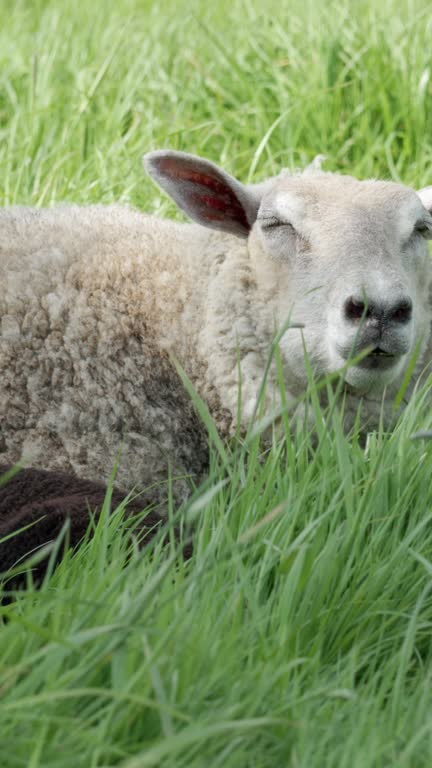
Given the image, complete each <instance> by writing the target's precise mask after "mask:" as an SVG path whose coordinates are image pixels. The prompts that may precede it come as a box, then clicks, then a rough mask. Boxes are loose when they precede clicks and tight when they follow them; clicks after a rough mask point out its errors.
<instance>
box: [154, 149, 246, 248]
mask: <svg viewBox="0 0 432 768" xmlns="http://www.w3.org/2000/svg"><path fill="white" fill-rule="evenodd" d="M144 165H145V167H146V169H147V171H148V173H149V174H150V176H152V177H153V178H154V179H155V181H157V183H158V184H159V185H160V186H161V187H162V189H164V190H165V192H167V193H168V194H169V195H170V197H172V198H173V200H175V202H176V203H177V205H178V206H179V207H180V208H181V209H182V210H183V211H185V213H187V215H188V216H190V218H191V219H193V220H194V221H197V222H198V224H202V225H203V226H205V227H211V228H212V229H220V230H223V231H224V232H230V233H231V234H234V235H237V236H238V237H247V236H248V234H249V232H250V230H251V227H252V225H253V223H254V221H255V219H256V217H257V213H258V208H259V202H260V201H259V197H258V195H256V194H254V191H253V189H251V188H249V187H245V186H243V184H241V183H240V182H239V181H237V180H236V179H234V178H233V177H232V176H230V175H229V174H228V173H225V171H223V170H222V169H221V168H218V166H217V165H215V164H214V163H212V162H210V160H204V159H203V158H201V157H195V156H194V155H188V154H185V153H184V152H174V151H172V150H160V151H158V152H149V154H147V155H145V157H144Z"/></svg>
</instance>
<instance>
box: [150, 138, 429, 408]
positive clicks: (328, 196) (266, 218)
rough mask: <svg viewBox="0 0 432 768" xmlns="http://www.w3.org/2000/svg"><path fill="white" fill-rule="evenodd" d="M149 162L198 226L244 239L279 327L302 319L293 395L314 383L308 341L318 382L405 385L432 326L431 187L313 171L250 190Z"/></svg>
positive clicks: (290, 373) (196, 169) (156, 156)
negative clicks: (327, 377)
mask: <svg viewBox="0 0 432 768" xmlns="http://www.w3.org/2000/svg"><path fill="white" fill-rule="evenodd" d="M145 163H146V167H147V170H148V171H149V173H150V174H151V175H152V176H153V177H154V178H155V180H156V181H157V182H158V183H159V184H160V186H161V187H162V188H163V189H165V191H166V192H168V194H169V195H170V196H171V197H172V198H173V199H174V200H175V201H176V203H177V204H178V205H179V206H180V208H182V209H183V210H184V211H185V212H186V213H187V214H188V215H189V216H190V217H191V218H192V219H193V220H195V221H196V222H198V223H199V224H201V225H203V226H207V227H211V228H213V229H219V230H221V231H224V232H228V233H230V234H233V235H236V236H238V237H243V238H247V240H248V250H249V254H250V259H251V265H252V268H253V269H254V271H255V275H256V279H257V284H258V293H259V294H260V296H261V299H262V300H264V301H265V302H266V305H267V307H268V306H271V308H272V310H273V316H274V317H275V318H276V320H277V322H278V323H283V322H285V321H286V319H287V318H288V317H289V318H290V319H291V320H292V322H293V323H299V324H300V323H301V324H302V325H303V326H304V328H303V330H302V331H299V330H294V329H291V330H289V331H288V332H287V333H286V334H285V336H284V337H283V339H282V341H281V349H282V354H283V357H284V360H285V367H286V376H287V381H288V383H289V385H290V387H291V390H292V391H294V392H295V391H301V389H302V388H304V386H305V385H306V368H305V364H304V345H305V344H306V348H307V351H308V356H309V359H310V362H311V364H312V367H313V369H314V370H315V372H316V373H317V374H318V375H324V374H327V373H332V372H334V371H336V370H338V369H340V368H342V367H344V366H346V363H347V360H348V359H350V358H352V357H355V356H359V354H361V353H363V354H364V355H365V356H364V357H363V358H362V359H361V360H359V361H358V363H357V364H355V365H353V366H351V367H349V368H348V369H347V371H346V373H345V374H344V375H345V380H346V382H347V384H349V385H350V386H351V387H352V388H353V389H354V390H355V391H357V392H358V393H359V394H373V393H375V394H379V393H380V392H381V391H383V389H384V388H385V387H387V386H388V385H390V384H392V383H393V382H396V383H397V382H399V381H400V380H401V377H403V375H404V373H405V371H406V370H407V368H408V366H409V364H410V361H411V359H412V356H413V354H414V353H415V352H417V354H420V355H421V354H422V353H423V352H424V349H425V347H426V345H427V343H428V340H429V335H430V325H431V304H430V302H431V286H432V269H431V264H430V258H429V252H428V247H427V243H426V240H427V239H430V238H431V237H432V216H431V212H432V187H427V188H425V189H423V190H421V191H419V192H415V191H414V190H412V189H410V188H409V187H406V186H404V185H402V184H395V183H393V182H384V181H359V180H357V179H355V178H353V177H350V176H342V175H339V174H335V173H324V172H322V171H321V170H319V169H317V168H315V167H311V168H310V169H307V170H306V171H305V172H303V173H302V174H294V175H289V174H288V173H287V172H282V173H281V174H280V175H279V176H277V177H275V178H272V179H269V180H268V181H266V182H264V183H262V184H257V185H248V186H246V185H243V184H241V183H240V182H239V181H237V180H236V179H234V178H232V177H231V176H229V175H228V174H227V173H225V171H223V170H222V169H220V168H218V166H216V165H214V164H213V163H211V162H209V161H207V160H204V159H201V158H197V157H194V156H191V155H187V154H183V153H180V152H172V151H160V152H153V153H150V154H149V155H147V156H146V159H145Z"/></svg>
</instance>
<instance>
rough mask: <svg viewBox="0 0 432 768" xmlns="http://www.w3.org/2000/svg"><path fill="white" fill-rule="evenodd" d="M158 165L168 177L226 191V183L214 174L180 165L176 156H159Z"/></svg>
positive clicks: (215, 190)
mask: <svg viewBox="0 0 432 768" xmlns="http://www.w3.org/2000/svg"><path fill="white" fill-rule="evenodd" d="M158 165H159V169H160V171H161V172H162V173H166V175H167V176H168V177H171V178H175V179H180V180H181V181H190V182H191V183H192V184H197V185H198V186H202V187H207V188H208V189H212V190H213V191H214V192H221V193H223V192H226V191H227V185H226V184H225V183H224V182H223V181H220V180H219V179H217V178H216V177H215V176H210V174H208V173H202V172H200V171H197V170H195V169H193V168H188V167H187V165H180V164H179V161H178V160H177V158H171V157H164V158H161V159H160V160H159V161H158Z"/></svg>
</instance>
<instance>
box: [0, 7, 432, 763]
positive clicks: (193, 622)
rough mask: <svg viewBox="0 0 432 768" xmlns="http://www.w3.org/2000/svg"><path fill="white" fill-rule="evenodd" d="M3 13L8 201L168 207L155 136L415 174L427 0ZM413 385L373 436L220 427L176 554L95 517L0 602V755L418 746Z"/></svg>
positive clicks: (217, 152) (326, 421)
mask: <svg viewBox="0 0 432 768" xmlns="http://www.w3.org/2000/svg"><path fill="white" fill-rule="evenodd" d="M0 11H1V18H2V25H1V29H0V171H1V172H0V195H1V202H2V204H11V203H17V202H18V203H26V204H32V205H49V204H51V203H53V202H55V201H62V200H75V201H78V202H81V203H87V202H92V201H104V202H109V201H112V200H122V201H123V202H125V203H131V204H133V205H136V206H138V207H140V208H143V209H146V210H153V211H156V212H158V213H161V214H164V215H170V216H180V214H179V213H178V212H177V211H176V210H175V208H174V206H173V205H172V204H171V203H170V202H168V201H167V200H166V199H165V198H162V197H161V196H160V195H159V193H158V192H157V191H156V190H155V188H154V186H153V185H152V184H151V182H150V181H149V180H148V179H146V178H145V177H144V174H143V171H142V166H141V156H142V155H143V154H144V152H146V151H148V150H149V149H154V148H157V147H162V146H170V147H173V148H179V149H183V150H186V151H191V152H197V153H200V154H203V155H206V156H208V157H210V158H212V159H214V160H216V161H217V162H219V163H221V164H223V165H224V166H225V167H226V168H227V169H228V170H229V171H231V172H233V173H235V174H237V175H239V176H240V177H241V178H242V179H243V180H247V179H254V180H259V179H261V178H265V176H266V175H268V174H271V173H273V172H275V171H277V170H278V169H279V168H280V167H281V166H282V165H286V166H289V167H296V166H301V165H303V164H304V163H306V162H309V161H310V160H311V159H312V158H313V157H314V156H315V155H316V154H318V153H324V154H326V155H327V156H328V165H327V167H328V168H330V169H337V170H341V171H343V172H350V173H353V174H355V175H357V176H359V177H367V176H380V177H383V178H393V179H401V180H403V181H404V182H405V183H408V184H412V185H418V186H424V185H426V184H430V183H431V180H432V138H431V111H432V90H431V83H430V72H431V66H432V53H431V46H430V39H431V32H432V16H431V14H430V5H429V3H428V2H427V1H426V0H398V2H396V0H382V2H380V3H379V4H378V3H373V2H372V0H359V2H355V3H354V2H349V0H337V1H332V2H329V3H327V4H322V3H317V2H316V1H315V2H312V0H303V2H299V1H298V0H292V2H289V3H288V2H287V0H282V1H281V2H278V3H275V2H273V0H268V2H266V3H258V2H253V0H230V2H226V0H220V1H219V2H218V3H214V4H204V3H200V2H199V1H198V0H188V2H185V1H184V0H176V2H169V1H168V0H165V2H164V1H163V0H161V2H160V3H157V4H156V3H151V2H148V1H147V2H146V1H145V0H143V1H142V2H139V1H138V0H118V2H116V3H112V2H108V0H95V2H94V3H91V4H90V3H84V2H83V0H77V1H76V2H75V3H73V4H72V3H69V2H66V0H65V2H59V0H58V1H57V2H49V0H35V1H34V2H31V3H30V2H28V1H25V0H16V2H14V3H13V4H11V3H10V2H7V0H0ZM429 389H430V385H429ZM427 394H428V387H427V385H426V387H425V389H423V390H421V391H419V392H418V393H417V395H416V398H415V399H414V400H413V401H412V402H411V403H410V404H409V407H408V408H407V411H406V412H405V414H404V416H403V418H402V419H401V420H400V422H399V423H398V425H397V428H396V429H395V431H394V432H393V433H392V434H384V433H382V432H377V433H374V434H371V435H370V436H369V439H368V442H367V445H366V448H364V447H362V446H361V444H360V442H359V440H358V439H357V437H356V435H355V434H354V435H349V436H345V435H344V434H343V432H342V429H341V424H340V422H341V419H340V414H339V412H338V410H337V409H333V410H331V411H330V412H329V413H327V414H325V413H324V414H323V413H321V412H320V411H319V409H318V411H317V413H316V417H317V420H318V425H319V430H318V432H319V438H318V441H317V442H315V443H312V442H311V439H310V436H309V435H308V434H307V433H306V432H305V431H302V430H299V431H298V433H297V434H296V435H295V437H293V438H291V437H290V435H289V433H288V431H287V434H286V435H285V436H284V437H282V439H280V440H279V441H278V442H275V445H274V446H273V449H272V450H271V451H269V452H268V453H267V454H265V455H264V456H260V449H259V445H258V440H257V439H254V438H252V439H251V440H250V441H249V442H248V443H247V444H245V445H240V446H238V447H237V448H230V447H229V446H227V447H225V449H224V450H223V451H220V450H218V444H217V441H216V440H215V441H214V442H215V445H214V448H213V454H212V471H211V475H210V478H209V481H208V483H207V486H206V487H204V489H203V490H202V491H201V492H198V493H197V495H196V497H195V498H194V499H193V500H192V502H191V507H190V509H189V515H190V516H192V517H193V518H194V524H195V532H194V542H195V550H194V555H193V558H192V560H191V561H190V562H188V563H184V562H183V560H182V557H181V554H180V553H179V548H178V547H177V548H176V546H175V545H174V544H173V545H172V546H171V547H169V548H168V549H166V550H164V549H163V548H162V547H161V546H160V544H159V543H158V542H157V541H156V542H155V543H154V544H152V545H151V546H150V547H149V549H148V550H146V551H145V552H144V554H139V553H138V551H137V550H136V548H134V547H133V545H131V539H130V536H129V534H128V527H127V524H126V523H125V522H124V521H123V516H122V510H119V511H117V512H116V513H115V514H113V515H112V516H111V517H110V516H108V515H103V516H102V519H101V521H100V524H99V526H98V528H97V531H96V535H95V537H94V538H93V539H92V540H89V541H86V543H85V544H84V545H83V546H82V547H81V548H80V549H79V550H78V551H77V552H76V553H75V554H74V555H72V554H70V553H69V554H68V555H67V557H66V558H65V559H64V561H63V562H62V564H61V565H60V567H59V568H57V569H56V570H55V571H54V572H53V573H52V574H51V577H50V578H49V579H47V581H46V582H45V583H44V584H43V586H42V589H41V590H40V591H38V592H36V591H35V590H34V589H33V588H32V586H31V583H29V587H28V590H27V591H26V592H24V593H23V594H22V595H21V596H20V597H19V598H18V599H17V600H16V601H15V602H14V603H12V604H9V605H5V606H3V607H2V608H1V609H0V621H3V624H2V626H1V629H0V723H1V725H0V755H1V758H0V762H1V766H2V768H9V767H10V768H15V766H16V767H17V768H18V767H19V766H29V768H37V767H40V768H66V766H68V767H69V766H70V767H71V768H76V767H77V766H82V767H83V768H102V767H104V768H107V767H108V766H122V768H141V767H142V768H144V766H154V767H156V766H164V768H182V766H185V767H186V766H188V768H201V766H202V767H204V766H212V768H217V766H223V768H237V767H238V768H282V766H294V768H314V767H315V766H316V767H317V768H318V766H319V768H322V766H326V767H327V766H331V767H332V766H338V767H339V766H341V767H344V766H347V768H348V766H349V768H353V767H354V768H363V766H365V768H372V767H375V766H377V767H381V766H383V767H384V766H400V767H404V768H405V767H406V768H408V767H409V768H411V767H412V766H413V767H415V768H417V767H419V768H420V767H422V766H424V767H425V768H426V767H428V766H430V765H431V763H432V686H431V682H432V679H431V678H432V658H431V648H432V646H431V640H430V638H431V633H432V484H431V480H430V478H431V470H432V453H431V452H432V445H430V444H429V443H428V442H426V441H422V440H418V441H413V440H412V439H411V435H412V434H413V433H414V432H416V431H418V430H419V429H430V428H431V427H432V413H431V412H430V408H428V405H427ZM314 403H315V401H314V399H313V398H312V403H311V407H312V408H316V405H315V404H314ZM219 448H220V446H219ZM200 494H201V495H200ZM131 546H132V548H131Z"/></svg>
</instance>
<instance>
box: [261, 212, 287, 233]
mask: <svg viewBox="0 0 432 768" xmlns="http://www.w3.org/2000/svg"><path fill="white" fill-rule="evenodd" d="M259 222H260V224H261V228H262V229H263V230H265V231H270V230H272V229H277V228H278V227H289V229H291V230H292V231H293V232H295V229H294V227H293V225H292V224H290V223H289V221H282V220H281V219H277V218H276V216H266V217H263V218H260V220H259Z"/></svg>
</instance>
